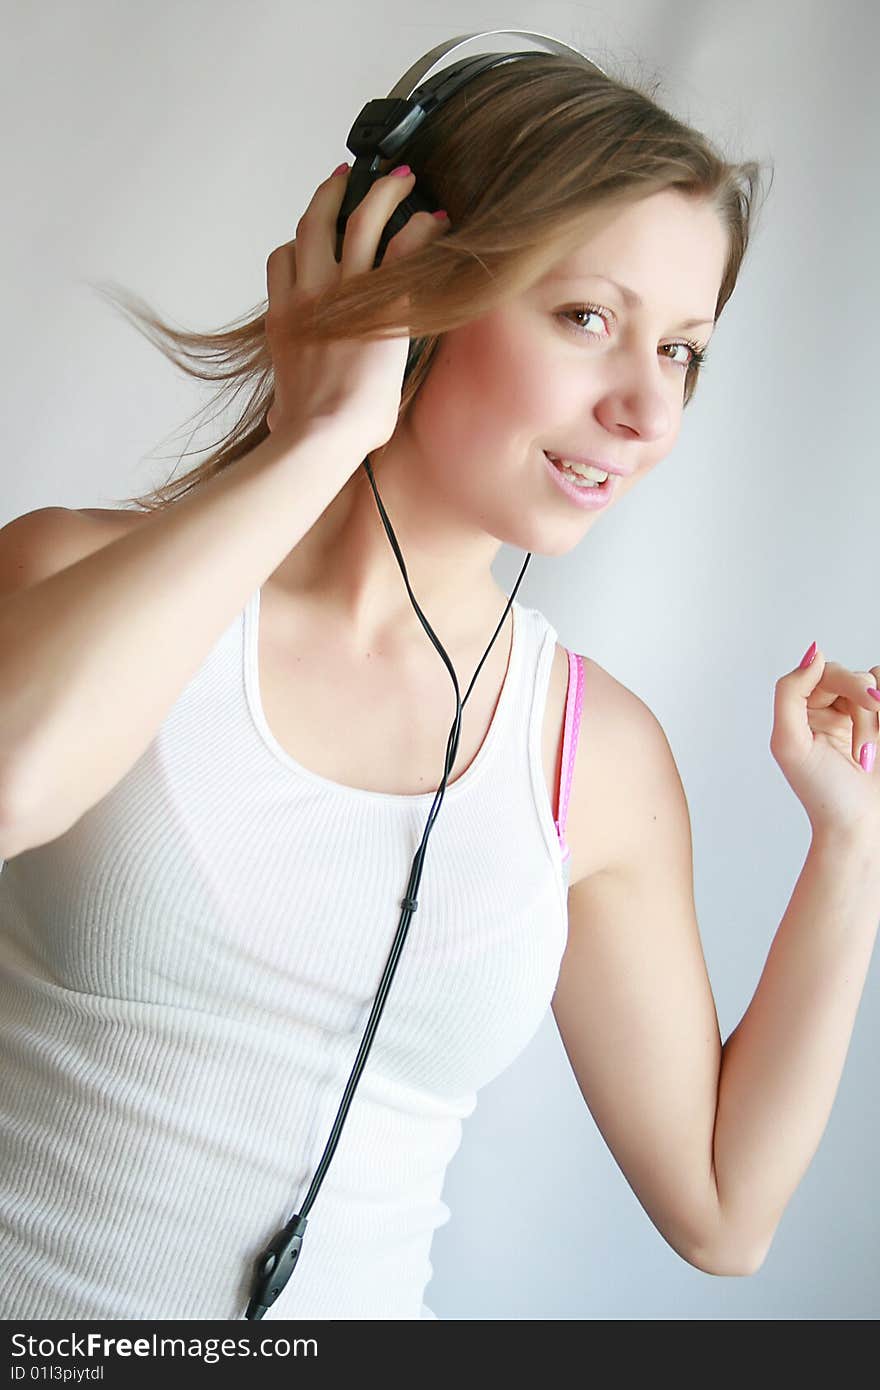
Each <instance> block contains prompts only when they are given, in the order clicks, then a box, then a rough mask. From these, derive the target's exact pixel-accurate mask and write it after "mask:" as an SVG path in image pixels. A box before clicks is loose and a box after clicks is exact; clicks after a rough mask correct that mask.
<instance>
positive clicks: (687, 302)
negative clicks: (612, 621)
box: [390, 189, 728, 555]
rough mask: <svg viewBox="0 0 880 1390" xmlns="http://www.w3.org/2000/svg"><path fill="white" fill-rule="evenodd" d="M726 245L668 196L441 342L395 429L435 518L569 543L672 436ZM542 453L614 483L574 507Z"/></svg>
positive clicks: (540, 547)
mask: <svg viewBox="0 0 880 1390" xmlns="http://www.w3.org/2000/svg"><path fill="white" fill-rule="evenodd" d="M727 250H728V247H727V234H726V232H725V230H724V228H723V227H722V225H721V222H720V220H719V218H718V215H717V213H716V212H715V211H714V210H713V209H712V208H711V207H710V206H708V204H706V203H705V202H697V201H695V200H692V199H689V198H688V197H686V196H684V195H683V194H680V193H678V192H677V191H675V190H668V189H667V190H664V191H663V192H661V193H657V194H652V195H651V196H650V197H646V198H643V199H641V200H639V201H638V202H635V203H633V204H631V205H630V206H628V207H626V208H625V209H623V210H621V211H619V212H616V213H614V214H613V215H612V216H611V217H610V219H609V220H608V221H607V222H606V224H605V225H604V226H603V227H602V228H601V230H599V231H598V232H596V233H595V234H594V235H592V236H591V237H590V238H589V240H588V241H587V242H585V243H584V245H583V246H581V247H579V248H578V249H577V250H576V251H574V252H573V253H571V254H568V255H566V256H565V258H564V259H563V260H561V261H559V262H557V263H556V264H555V265H554V266H553V267H552V268H551V269H550V271H549V272H548V273H547V274H546V275H545V276H544V278H543V279H542V280H541V281H540V282H539V283H538V284H536V285H535V286H533V287H532V288H531V289H529V290H528V291H526V292H525V293H524V294H523V295H521V296H519V297H518V298H516V299H513V300H511V301H509V302H508V303H506V304H505V305H503V306H502V307H501V308H499V309H497V310H495V311H493V312H492V313H490V314H487V315H484V316H483V317H482V318H479V319H477V320H475V321H474V322H473V323H469V324H466V325H465V326H464V327H463V328H459V329H454V330H452V331H450V332H449V333H447V334H445V335H444V336H443V338H442V339H441V342H440V343H439V345H438V348H437V352H436V355H435V357H434V360H433V362H432V364H431V369H430V372H429V374H428V376H427V378H426V380H425V382H424V383H423V385H422V387H421V388H420V390H419V393H418V395H417V397H416V399H415V400H414V402H413V404H412V406H411V408H410V412H409V415H408V417H407V419H406V421H405V422H402V425H401V427H400V429H401V431H402V435H403V440H405V441H406V442H405V443H403V440H401V441H400V442H401V443H403V447H404V449H405V451H406V453H407V454H410V452H413V453H414V456H415V457H414V458H413V459H411V460H410V466H414V467H416V468H417V469H418V476H419V489H418V491H419V493H422V488H423V487H424V489H425V495H427V496H429V497H430V498H431V501H432V504H433V505H434V506H436V507H437V515H438V517H439V516H441V515H442V514H443V513H444V512H446V513H447V514H448V515H450V516H452V515H453V514H454V515H455V516H456V518H457V520H458V521H459V522H461V521H462V520H464V521H465V522H466V523H470V524H473V525H474V526H475V527H478V528H480V529H482V530H483V531H484V532H488V533H489V534H491V535H492V536H494V537H495V538H497V539H498V540H500V541H503V542H505V543H507V544H510V545H514V546H517V547H518V548H520V549H522V550H526V551H532V552H534V553H536V554H544V555H558V554H562V553H564V552H566V551H567V550H569V549H571V547H572V546H573V545H576V544H577V542H578V540H579V539H580V538H581V536H582V535H583V534H584V532H585V530H587V529H589V527H590V526H591V525H592V524H593V523H594V522H595V521H596V520H597V519H598V517H600V516H601V515H602V513H603V512H604V511H607V510H608V509H609V507H613V506H615V505H616V504H617V503H618V502H619V501H620V499H621V497H622V496H624V495H625V493H627V492H628V491H629V490H630V489H631V488H632V487H634V486H635V484H636V482H637V481H638V480H639V478H642V477H644V476H645V474H646V473H648V472H650V470H651V469H652V468H653V467H654V466H655V465H656V464H657V463H659V461H660V459H662V458H664V457H665V456H666V454H668V453H669V451H670V450H671V448H672V446H673V444H674V443H675V440H676V438H677V436H678V431H679V427H680V423H681V417H682V409H683V398H684V382H685V373H686V368H687V365H688V364H689V363H690V361H691V359H692V355H693V354H692V349H691V348H690V347H689V346H688V345H687V344H686V342H685V340H686V339H689V340H691V341H692V342H693V343H696V344H698V345H699V346H700V347H703V346H705V344H706V343H707V342H708V340H709V337H710V334H711V331H712V316H713V312H714V308H715V303H716V299H717V296H718V290H719V287H720V283H721V278H722V275H723V273H724V266H725V263H726V257H727ZM612 281H616V282H617V283H618V285H622V286H625V287H626V289H627V290H629V291H631V292H632V293H633V294H634V295H637V296H638V297H639V299H640V301H641V303H636V302H635V301H630V302H628V301H627V298H626V297H625V295H624V293H623V291H622V290H621V289H619V288H617V286H616V285H614V284H612V283H611V282H612ZM586 305H591V306H592V305H595V306H596V308H595V309H592V308H591V309H590V310H589V312H585V306H586ZM579 311H580V312H579ZM690 320H696V321H698V322H696V323H689V321H690ZM396 442H397V437H396V436H395V440H393V441H392V443H391V445H390V449H391V452H392V453H394V452H396ZM544 449H547V450H549V451H550V452H551V453H554V454H556V455H561V456H562V457H570V456H571V455H572V454H576V455H579V456H582V457H586V458H590V459H594V460H597V461H599V462H609V463H610V464H612V465H614V466H615V467H618V468H620V469H621V470H622V471H623V472H625V474H626V476H625V477H622V476H619V477H617V479H616V482H615V485H614V491H613V493H612V496H611V499H610V501H609V502H607V503H606V505H605V506H604V507H602V508H599V509H596V510H592V509H591V510H584V509H582V508H581V507H579V506H578V505H577V504H576V503H574V502H572V501H570V500H569V499H568V497H567V496H566V495H565V494H564V493H563V492H562V491H561V490H560V489H559V488H558V487H557V485H556V483H555V482H554V481H553V479H552V478H551V477H550V476H548V473H547V470H546V466H545V462H544V457H543V450H544Z"/></svg>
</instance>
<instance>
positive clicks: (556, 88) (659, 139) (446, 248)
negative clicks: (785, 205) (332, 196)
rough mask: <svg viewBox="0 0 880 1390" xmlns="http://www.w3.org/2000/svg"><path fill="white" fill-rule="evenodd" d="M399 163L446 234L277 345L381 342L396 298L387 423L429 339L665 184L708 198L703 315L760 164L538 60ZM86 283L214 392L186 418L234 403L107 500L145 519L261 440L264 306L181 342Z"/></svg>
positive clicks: (427, 131)
mask: <svg viewBox="0 0 880 1390" xmlns="http://www.w3.org/2000/svg"><path fill="white" fill-rule="evenodd" d="M404 162H405V163H408V164H409V165H410V166H411V167H412V170H413V172H414V173H415V175H416V184H417V186H418V185H419V184H423V185H424V186H425V187H426V188H427V189H428V190H430V192H431V193H432V194H433V195H434V196H435V198H436V199H437V205H438V206H439V207H443V208H446V209H447V211H448V213H449V216H450V220H451V230H450V231H448V232H446V233H445V234H444V236H442V237H440V238H437V239H435V240H434V241H433V242H432V244H430V245H427V246H425V247H424V248H422V249H421V250H418V251H415V252H411V253H409V254H407V255H406V256H404V257H403V258H401V259H400V260H398V261H397V263H396V264H395V263H393V262H392V263H389V264H388V265H379V266H378V267H376V268H375V269H371V270H368V271H366V272H365V273H363V274H360V275H353V276H352V277H351V278H349V279H347V280H346V281H345V282H340V283H339V284H337V285H335V286H333V287H332V288H330V289H329V290H327V291H325V292H324V293H322V294H321V295H319V296H316V297H315V298H314V299H313V301H312V303H311V305H310V312H309V314H308V315H307V316H306V315H303V316H301V318H300V319H299V320H298V321H297V323H296V324H294V325H292V326H291V335H292V336H294V337H296V338H298V339H300V340H302V341H313V342H317V341H323V342H326V341H330V340H333V339H340V338H350V339H351V338H368V337H376V336H380V337H381V336H385V334H387V333H389V332H394V331H395V330H396V331H398V332H399V331H400V327H401V325H400V324H399V323H398V322H396V321H395V318H394V314H393V310H392V308H391V307H390V306H392V305H393V304H394V302H395V301H396V300H398V298H399V297H400V296H401V295H404V294H407V295H408V296H409V305H410V309H409V313H408V316H407V327H408V330H409V334H410V337H412V338H413V339H414V340H415V341H414V343H413V346H412V352H413V360H412V362H411V364H410V367H409V369H408V372H407V375H406V377H405V379H404V383H403V390H402V394H401V403H400V412H399V416H398V418H399V419H402V418H403V417H404V416H405V414H406V411H407V410H408V408H409V406H410V404H411V402H412V400H413V399H414V397H415V396H416V394H417V392H418V390H419V387H420V385H421V384H422V382H423V381H424V379H425V377H426V375H427V373H428V371H429V369H430V365H431V361H432V358H433V356H434V352H435V349H436V346H437V343H438V341H439V339H440V335H441V334H443V333H445V332H447V331H449V330H451V329H454V328H458V327H461V326H462V325H463V324H466V323H468V322H470V321H471V320H473V319H475V318H477V317H480V316H481V315H483V314H486V313H488V312H489V311H490V310H492V309H493V308H495V307H497V306H498V305H499V304H501V303H502V302H503V301H505V300H507V299H509V298H510V297H512V296H515V295H517V294H520V293H522V292H524V291H525V290H527V289H528V288H529V287H530V286H531V285H533V284H534V283H535V282H536V281H537V280H538V279H540V277H541V276H542V275H543V274H544V273H545V272H546V270H547V269H548V268H549V267H550V266H551V265H553V264H554V263H555V262H556V261H557V260H558V259H559V258H560V257H562V256H564V255H565V254H567V253H568V252H570V251H572V250H574V249H575V248H576V247H577V246H578V245H579V244H582V242H583V240H584V236H585V226H589V224H590V219H591V217H593V218H595V217H596V216H597V215H599V216H604V215H606V214H607V212H608V210H609V209H610V208H613V206H614V205H615V204H620V203H626V202H631V201H632V200H633V199H635V198H640V197H644V196H648V195H650V194H652V193H655V192H660V191H661V190H663V189H666V188H675V189H677V190H679V191H680V192H682V193H684V194H687V195H689V196H692V197H694V198H697V199H705V200H708V201H709V203H710V205H711V206H713V207H714V209H715V210H716V212H717V214H718V216H719V218H720V219H721V222H722V225H723V226H724V227H725V228H726V230H727V233H728V242H729V254H728V259H727V264H726V266H725V270H724V275H723V278H722V281H721V287H720V290H719V293H718V299H717V303H716V306H715V319H716V321H717V319H718V318H719V316H720V314H721V311H722V310H723V308H724V305H725V304H726V303H727V301H728V299H729V298H730V296H731V294H732V293H733V290H734V286H735V285H736V281H737V277H738V275H739V270H740V266H741V265H742V261H743V258H744V256H745V252H746V248H747V245H748V240H749V233H750V227H751V225H752V221H753V216H754V212H755V206H756V197H757V194H758V192H759V190H760V186H761V174H762V168H763V166H762V165H761V164H760V163H758V162H757V161H755V160H748V161H746V162H743V163H735V162H729V161H727V160H726V159H725V158H724V157H723V156H722V154H721V153H720V152H719V151H718V150H717V149H716V148H715V146H714V145H713V144H712V143H711V142H710V141H709V140H708V139H707V137H706V136H704V135H703V134H701V133H700V132H699V131H697V130H694V129H692V128H691V127H690V126H688V125H686V124H684V123H683V122H682V121H680V120H678V119H677V118H676V117H674V116H672V115H671V114H670V113H669V112H668V111H666V110H664V109H663V108H662V107H661V106H659V105H658V104H657V103H656V102H655V101H654V100H653V99H652V97H650V96H649V95H648V94H647V92H645V91H642V90H640V89H639V87H637V86H635V85H632V84H629V83H626V82H623V81H620V80H618V79H616V78H614V77H611V76H606V75H605V74H603V73H600V72H599V71H597V70H596V69H595V68H594V67H591V66H589V65H587V64H586V63H582V62H580V61H579V60H578V59H576V58H574V57H568V56H565V57H563V56H560V55H557V54H545V53H535V54H534V55H532V54H530V55H529V56H528V57H525V58H519V59H517V60H516V61H515V62H512V63H506V64H502V65H501V66H500V67H497V68H494V69H492V70H490V71H489V72H486V73H483V74H481V75H480V76H479V77H478V78H476V79H474V80H472V81H471V82H470V83H468V84H467V85H466V86H465V87H463V88H462V89H461V90H460V91H459V92H457V93H456V94H455V95H454V96H453V97H452V98H451V99H450V100H449V101H447V102H446V104H445V105H444V106H442V107H440V108H439V109H438V110H437V111H435V112H433V113H432V114H431V116H430V117H429V119H428V120H427V121H425V122H424V124H423V125H422V127H421V128H420V129H419V130H418V131H417V132H416V133H415V134H414V135H413V137H412V138H411V140H410V141H409V142H408V144H407V145H406V147H405V148H403V149H402V150H400V151H399V152H398V154H397V156H396V157H395V159H394V160H393V163H394V164H398V163H404ZM387 167H390V163H389V164H388V166H387ZM768 167H770V168H771V171H772V166H768ZM384 171H385V170H384V169H383V170H382V172H384ZM771 181H772V179H771ZM768 191H769V190H768ZM90 283H92V288H94V289H97V290H98V291H99V293H102V294H105V295H106V296H107V298H108V299H109V300H110V302H111V303H113V304H115V305H117V306H120V307H121V308H122V310H123V312H124V313H126V314H127V315H128V316H129V318H130V320H131V321H132V322H133V324H134V326H135V328H137V330H138V331H139V332H141V333H142V334H143V335H144V336H145V337H146V338H147V339H148V340H149V341H151V342H152V343H153V344H154V345H155V346H156V347H158V348H159V350H160V351H161V352H162V353H163V354H164V355H165V356H166V357H167V358H168V359H169V360H170V361H172V362H173V363H175V365H176V366H177V367H178V368H179V369H180V370H181V371H183V372H184V373H186V374H187V375H189V376H191V377H194V378H197V379H199V380H201V381H210V382H219V383H220V386H219V388H218V390H217V391H216V392H215V393H214V394H213V396H212V397H211V399H210V400H209V401H208V402H207V404H206V405H205V406H204V407H202V409H201V410H200V411H198V412H196V418H198V417H199V416H202V415H204V414H205V413H206V412H210V417H209V418H210V419H211V420H213V419H214V418H215V417H216V416H217V415H218V414H220V413H221V411H222V410H223V409H225V408H227V407H228V406H229V405H231V404H233V403H235V402H236V398H239V400H241V401H242V402H243V403H242V404H239V405H238V414H237V418H236V419H235V422H234V423H233V425H232V426H231V428H229V429H228V430H227V432H226V433H225V434H224V435H223V437H222V438H221V439H220V440H219V442H217V443H215V444H214V445H213V446H212V447H211V448H210V452H209V453H208V456H207V458H205V459H204V460H203V462H202V463H200V464H198V465H197V466H196V467H194V468H192V469H190V470H189V471H188V472H186V473H183V474H182V475H181V476H179V477H178V478H176V479H174V478H173V477H172V479H171V480H170V481H168V482H166V483H164V484H163V485H161V486H158V487H155V488H154V489H152V490H151V491H149V492H147V493H145V494H143V495H141V496H139V497H128V498H124V499H120V500H122V501H125V502H126V503H134V504H135V505H136V506H137V507H139V508H141V509H143V510H146V511H155V510H158V509H161V508H163V507H167V506H170V505H172V504H173V503H174V502H176V501H178V500H180V498H182V497H184V496H185V495H186V494H187V493H189V492H190V491H191V490H192V489H193V488H196V487H198V486H199V485H200V484H202V483H205V482H207V481H208V479H209V478H211V477H213V476H214V475H215V474H216V473H218V472H220V470H221V469H223V468H225V467H226V466H227V465H228V464H230V463H233V462H234V461H235V460H236V459H240V458H242V457H244V456H245V455H246V454H248V453H250V452H251V450H253V449H254V448H256V446H257V445H258V444H259V443H261V441H262V440H263V439H265V438H266V437H267V435H268V434H269V429H268V426H267V424H266V414H267V412H268V410H269V407H270V406H271V404H272V400H273V373H272V361H271V356H270V354H269V350H268V347H267V343H266V334H265V314H266V309H267V307H268V304H267V301H263V303H262V304H261V305H260V306H258V307H257V308H256V309H255V310H251V311H249V312H248V313H247V314H245V315H242V316H241V317H240V318H239V319H237V320H234V321H233V322H231V323H228V324H226V325H224V326H223V327H221V328H219V329H217V330H215V331H213V332H205V333H198V332H187V331H185V330H182V329H177V328H174V327H172V326H171V325H169V324H168V323H166V322H164V321H163V320H162V319H160V318H159V317H158V315H156V314H155V313H154V312H153V311H152V310H151V309H150V307H149V306H148V305H146V304H144V303H143V301H141V300H138V299H137V298H136V297H135V296H133V295H130V294H129V293H128V291H126V290H125V289H124V288H120V287H115V288H114V287H113V286H111V285H109V284H108V283H106V282H105V283H104V284H103V285H101V284H94V283H93V282H90ZM698 371H699V368H698V366H696V365H694V364H692V365H691V366H690V367H689V368H688V370H687V373H686V375H685V385H684V404H685V406H687V404H688V403H689V401H690V400H691V398H692V396H693V394H694V391H695V388H696V383H697V376H698ZM192 418H193V417H192V416H191V417H190V420H191V419H192ZM187 423H189V422H187ZM197 428H198V426H197ZM193 433H195V431H193ZM191 437H192V436H190V438H191ZM187 452H203V450H195V451H188V450H186V449H184V450H183V451H182V453H181V454H180V455H179V456H178V462H179V460H180V458H182V457H184V456H185V455H186V453H187Z"/></svg>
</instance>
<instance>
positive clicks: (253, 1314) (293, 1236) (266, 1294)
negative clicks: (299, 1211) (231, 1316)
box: [245, 1216, 309, 1319]
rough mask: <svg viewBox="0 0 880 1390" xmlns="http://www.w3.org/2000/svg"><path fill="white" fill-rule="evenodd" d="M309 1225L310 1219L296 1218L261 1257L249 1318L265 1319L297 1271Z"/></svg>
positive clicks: (252, 1291) (271, 1242)
mask: <svg viewBox="0 0 880 1390" xmlns="http://www.w3.org/2000/svg"><path fill="white" fill-rule="evenodd" d="M308 1224H309V1222H308V1217H306V1216H292V1217H291V1218H290V1220H289V1221H288V1223H287V1225H286V1226H285V1227H284V1229H283V1230H281V1231H279V1232H278V1233H277V1235H275V1236H273V1237H272V1240H271V1241H270V1242H269V1244H268V1245H267V1246H266V1248H265V1250H264V1251H263V1253H262V1254H261V1255H260V1256H259V1257H258V1258H257V1260H256V1262H255V1271H256V1272H255V1275H254V1285H253V1288H252V1290H251V1301H250V1303H249V1304H248V1308H247V1312H246V1313H245V1317H246V1318H251V1319H259V1318H262V1317H263V1316H264V1314H265V1312H266V1310H267V1308H271V1306H272V1304H273V1303H274V1302H275V1300H276V1298H277V1297H278V1295H279V1294H280V1292H281V1290H282V1289H283V1288H284V1286H285V1284H286V1283H287V1281H288V1279H289V1278H290V1276H291V1274H292V1273H293V1271H294V1267H295V1265H296V1262H297V1260H298V1259H299V1252H300V1249H301V1248H302V1243H303V1236H304V1235H305V1230H306V1226H307V1225H308Z"/></svg>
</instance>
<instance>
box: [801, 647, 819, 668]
mask: <svg viewBox="0 0 880 1390" xmlns="http://www.w3.org/2000/svg"><path fill="white" fill-rule="evenodd" d="M815 655H816V643H815V642H813V643H812V644H811V646H809V647H807V650H806V651H805V652H804V654H803V657H802V658H801V670H803V668H804V667H805V666H812V664H813V659H814V657H815Z"/></svg>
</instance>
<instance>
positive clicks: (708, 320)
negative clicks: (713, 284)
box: [550, 270, 715, 328]
mask: <svg viewBox="0 0 880 1390" xmlns="http://www.w3.org/2000/svg"><path fill="white" fill-rule="evenodd" d="M550 278H551V279H555V280H604V281H606V283H607V284H609V285H613V286H614V288H615V289H616V290H619V291H620V293H621V294H622V295H623V298H624V300H625V301H626V303H627V304H628V305H630V307H631V308H635V309H642V308H644V300H643V299H642V298H641V296H640V295H638V294H636V292H635V290H631V289H630V288H629V286H628V285H621V284H620V282H619V281H617V280H612V279H611V276H610V275H603V274H602V272H601V271H598V270H593V271H590V272H589V273H588V274H583V275H555V276H551V277H550ZM714 322H715V319H714V318H713V317H712V315H711V314H708V315H707V316H706V317H705V318H696V319H682V321H681V323H680V324H679V328H701V327H702V326H703V325H704V324H714Z"/></svg>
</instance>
